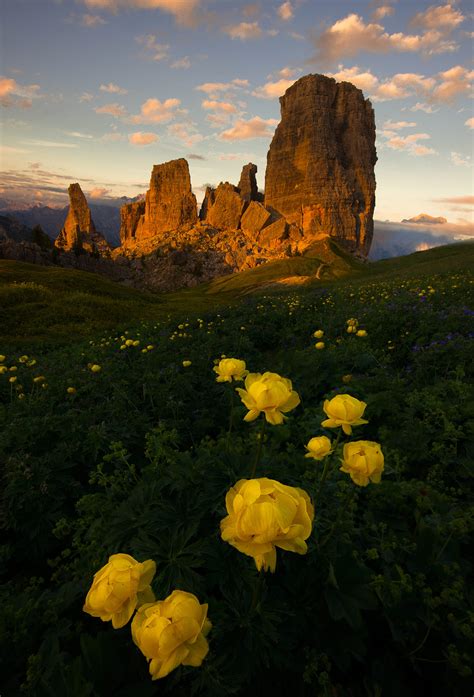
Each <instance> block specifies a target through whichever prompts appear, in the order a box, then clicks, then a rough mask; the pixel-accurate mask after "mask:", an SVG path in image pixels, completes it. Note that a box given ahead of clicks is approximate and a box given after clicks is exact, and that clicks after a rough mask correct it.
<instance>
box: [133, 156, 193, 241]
mask: <svg viewBox="0 0 474 697" xmlns="http://www.w3.org/2000/svg"><path fill="white" fill-rule="evenodd" d="M196 222H197V203H196V197H195V195H194V194H193V192H192V191H191V177H190V176H189V167H188V163H187V161H186V160H185V159H184V158H181V159H179V160H171V161H170V162H164V163H163V164H161V165H155V166H154V167H153V171H152V173H151V179H150V188H149V190H148V191H147V194H146V203H145V216H144V219H143V224H142V225H141V227H140V228H139V231H138V232H139V236H140V237H154V236H155V235H161V234H163V233H166V232H172V231H173V230H177V229H178V228H180V227H182V226H183V225H194V223H196Z"/></svg>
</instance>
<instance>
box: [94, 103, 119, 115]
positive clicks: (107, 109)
mask: <svg viewBox="0 0 474 697" xmlns="http://www.w3.org/2000/svg"><path fill="white" fill-rule="evenodd" d="M94 111H95V112H96V114H108V115H109V116H113V117H114V118H116V119H119V118H121V117H123V116H125V115H126V113H127V112H126V109H125V107H123V106H121V105H120V104H117V103H116V102H115V103H114V104H104V106H99V107H96V108H95V109H94Z"/></svg>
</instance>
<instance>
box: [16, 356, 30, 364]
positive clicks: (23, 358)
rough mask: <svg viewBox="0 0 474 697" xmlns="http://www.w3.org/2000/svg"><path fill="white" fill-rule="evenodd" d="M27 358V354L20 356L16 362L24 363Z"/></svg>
mask: <svg viewBox="0 0 474 697" xmlns="http://www.w3.org/2000/svg"><path fill="white" fill-rule="evenodd" d="M27 360H28V356H20V358H19V359H18V363H26V362H27Z"/></svg>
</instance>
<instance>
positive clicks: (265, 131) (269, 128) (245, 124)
mask: <svg viewBox="0 0 474 697" xmlns="http://www.w3.org/2000/svg"><path fill="white" fill-rule="evenodd" d="M277 124H278V120H277V119H262V118H261V117H260V116H254V117H253V118H252V119H248V120H247V121H245V120H244V119H239V120H238V121H236V122H235V124H234V126H233V127H232V128H229V129H228V130H227V131H223V132H222V133H221V134H220V135H219V139H220V140H231V141H234V140H249V139H251V138H270V137H271V136H272V135H273V131H274V128H273V127H274V126H276V125H277Z"/></svg>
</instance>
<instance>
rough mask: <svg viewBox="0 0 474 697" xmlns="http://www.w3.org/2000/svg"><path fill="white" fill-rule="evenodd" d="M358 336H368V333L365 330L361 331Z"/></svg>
mask: <svg viewBox="0 0 474 697" xmlns="http://www.w3.org/2000/svg"><path fill="white" fill-rule="evenodd" d="M356 336H367V332H366V331H365V329H359V330H358V331H357V333H356Z"/></svg>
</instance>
